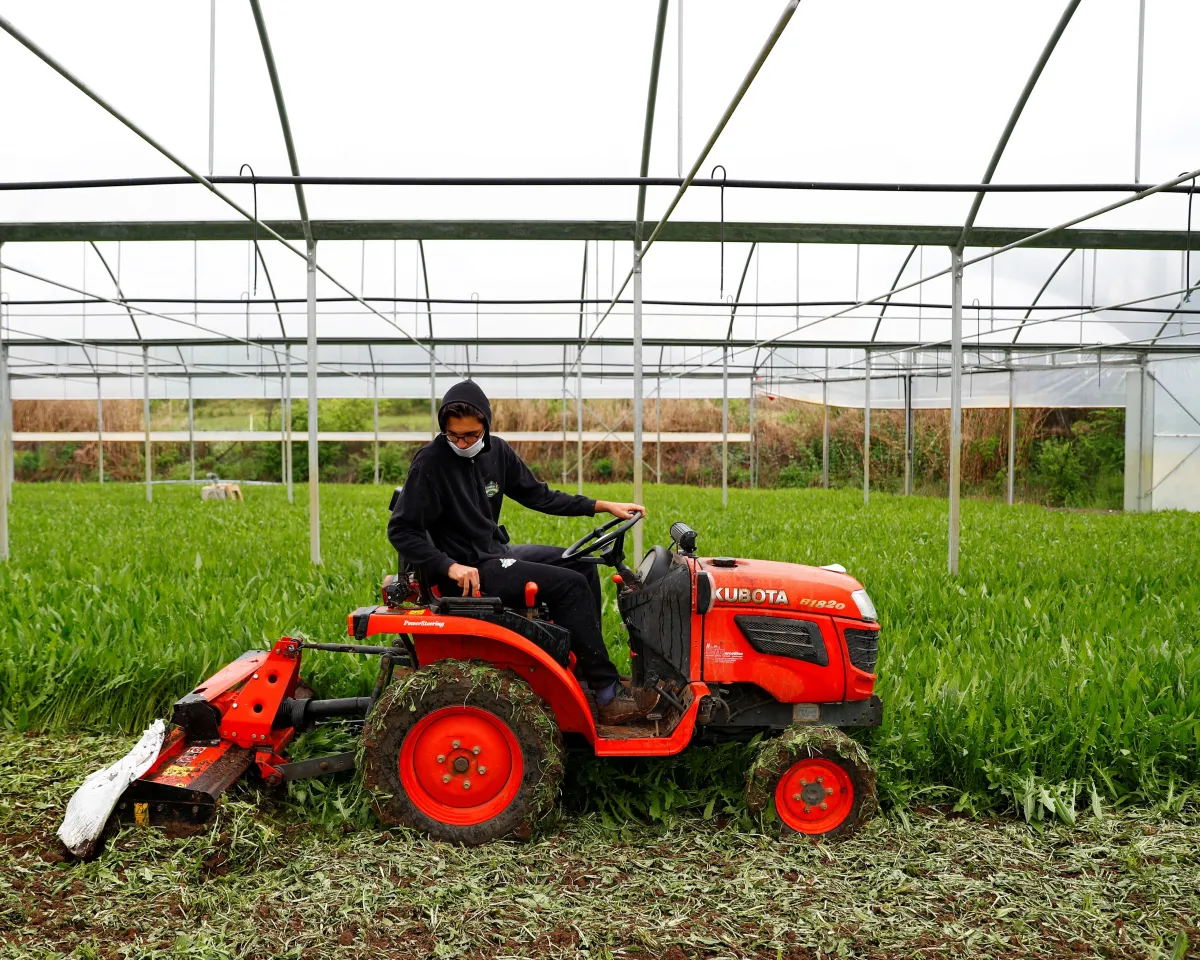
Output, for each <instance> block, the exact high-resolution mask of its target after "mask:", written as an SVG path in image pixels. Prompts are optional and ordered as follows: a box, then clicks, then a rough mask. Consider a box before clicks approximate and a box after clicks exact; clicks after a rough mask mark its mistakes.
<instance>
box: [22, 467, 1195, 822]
mask: <svg viewBox="0 0 1200 960" xmlns="http://www.w3.org/2000/svg"><path fill="white" fill-rule="evenodd" d="M592 492H593V493H598V494H603V495H604V496H607V497H610V498H615V497H628V495H629V490H628V489H627V488H622V487H607V488H596V489H594V490H593V491H592ZM387 497H388V491H387V490H386V489H383V488H369V487H368V488H363V487H350V486H337V487H326V488H323V490H322V511H323V521H324V524H323V549H324V556H325V564H324V566H323V567H322V568H321V569H320V570H315V571H314V570H312V569H311V568H310V567H309V565H308V562H307V551H308V540H307V528H306V516H307V514H306V508H305V506H304V504H305V503H306V491H305V490H304V489H303V488H300V489H298V491H297V496H296V504H295V505H293V506H289V505H288V504H287V502H286V499H285V497H284V494H283V491H282V490H281V489H278V488H249V489H248V491H247V499H246V502H245V503H244V504H241V505H237V504H213V503H209V504H201V503H200V502H199V498H198V494H197V492H196V491H195V490H194V489H188V488H180V487H174V488H159V489H157V490H156V491H155V501H154V503H153V504H146V503H145V502H144V499H143V492H142V490H141V488H140V487H137V486H127V487H123V486H114V485H109V486H106V487H104V488H100V487H98V486H80V485H55V484H39V485H21V486H19V487H18V489H17V492H16V501H15V505H14V509H13V514H12V519H13V529H12V544H13V554H14V560H13V562H11V563H10V564H8V565H7V566H5V567H0V725H2V726H3V727H6V728H9V729H14V730H18V731H23V730H29V729H34V730H46V731H77V730H89V731H98V730H100V731H103V730H109V731H122V732H126V733H128V732H136V731H138V730H140V729H141V728H142V727H143V726H144V725H145V724H146V723H147V722H148V721H149V720H150V719H152V718H154V717H157V716H162V715H164V714H166V713H167V712H168V710H169V704H170V703H171V701H172V700H174V699H175V698H176V697H178V696H179V695H180V694H182V693H184V692H186V691H187V690H188V689H189V688H190V687H191V686H193V685H194V684H195V683H197V682H198V681H199V680H200V679H202V678H204V677H206V676H208V675H210V674H211V673H212V672H213V671H214V670H216V669H217V668H218V667H220V666H221V665H223V664H224V663H225V662H227V661H228V660H230V659H232V658H233V657H235V656H236V655H238V654H239V653H241V652H242V651H243V650H245V649H248V648H251V647H262V646H264V645H266V644H269V643H270V642H272V641H273V640H275V639H277V638H278V637H279V636H280V635H281V634H284V633H304V634H306V635H308V636H310V637H315V638H321V639H329V640H332V639H337V638H338V637H340V636H342V635H343V633H344V630H345V615H346V613H347V612H348V611H349V610H351V609H352V608H354V607H355V606H358V605H360V604H363V603H368V602H370V601H371V600H372V598H373V597H374V596H376V595H377V588H378V583H379V581H380V578H381V577H382V575H383V574H384V573H385V572H386V571H388V570H389V569H390V568H391V565H392V562H393V560H392V557H393V554H392V552H391V550H390V547H389V546H388V544H387V541H386V539H385V536H384V525H385V522H386V503H387ZM646 499H647V505H648V508H649V510H650V515H649V519H648V521H647V528H648V529H647V542H653V541H655V540H657V541H663V540H665V539H666V529H667V527H668V526H669V524H670V523H671V522H672V521H674V520H679V519H682V520H686V521H688V522H689V523H690V524H691V525H692V526H693V527H695V528H696V529H697V530H699V531H700V533H701V540H700V543H701V549H702V550H703V551H707V552H713V553H722V554H736V555H743V556H756V557H764V558H771V559H778V560H788V561H796V562H802V563H818V564H819V563H830V562H840V563H842V564H844V565H845V566H846V567H847V568H848V569H849V571H850V572H851V573H852V574H854V575H855V576H857V577H858V578H859V579H860V580H861V581H862V582H863V583H864V584H865V585H866V586H867V588H868V590H869V591H870V592H871V595H872V597H873V598H874V600H875V604H876V606H877V607H878V609H879V611H880V617H881V622H882V628H883V634H882V636H883V642H882V652H881V658H880V666H879V671H880V680H879V687H878V689H879V692H880V693H881V695H882V696H883V698H884V700H885V703H886V712H885V722H884V726H883V727H882V729H880V730H878V731H875V732H873V733H869V734H864V739H865V741H866V742H867V744H868V747H869V749H870V752H871V754H872V756H873V758H874V759H875V762H876V763H877V764H878V766H879V769H880V784H881V786H882V790H883V794H884V800H885V803H887V804H891V805H894V804H897V803H900V804H909V803H912V802H920V803H932V802H937V803H950V804H954V805H955V806H956V807H957V808H958V809H960V810H966V811H968V812H970V811H983V810H988V809H992V810H1005V809H1007V810H1012V811H1016V812H1019V813H1020V814H1021V815H1022V816H1024V817H1025V818H1027V819H1031V820H1036V819H1040V818H1046V817H1058V818H1062V819H1064V820H1067V821H1070V820H1072V819H1073V818H1074V816H1075V812H1076V811H1077V810H1082V809H1087V808H1089V807H1093V808H1103V807H1108V806H1113V805H1125V804H1130V803H1133V804H1147V803H1155V802H1160V801H1166V802H1168V803H1173V804H1183V803H1185V802H1186V801H1187V799H1188V798H1189V797H1191V796H1194V795H1195V794H1194V791H1195V786H1194V785H1195V783H1196V781H1197V779H1198V774H1200V650H1198V649H1197V646H1196V637H1197V636H1198V635H1200V577H1198V576H1197V571H1198V570H1200V517H1196V516H1192V515H1186V514H1174V513H1163V514H1154V515H1142V516H1133V515H1130V516H1125V515H1119V514H1083V513H1070V512H1053V511H1047V510H1044V509H1041V508H1036V507H1016V508H1008V507H1005V506H1002V505H996V504H988V503H975V502H968V503H966V504H965V506H964V511H963V518H964V519H963V538H962V556H963V564H962V565H963V572H962V575H961V577H959V578H958V579H954V578H951V577H949V576H948V575H947V573H946V572H945V549H946V548H945V526H946V510H945V504H944V503H942V502H940V501H935V500H928V499H921V498H911V499H905V498H900V497H887V496H876V497H874V498H873V499H872V502H871V505H870V506H869V507H867V508H864V507H863V505H862V503H861V498H860V496H859V495H857V494H854V493H849V492H825V491H819V490H775V491H733V492H731V494H730V506H729V508H728V510H724V511H723V510H722V509H721V506H720V494H719V492H717V491H706V490H696V489H690V488H683V487H671V486H664V487H653V488H649V491H648V493H647V497H646ZM505 520H506V522H507V525H508V527H509V530H510V531H511V533H512V534H513V536H514V539H516V540H517V541H533V542H551V543H564V544H565V543H569V542H571V541H573V540H575V539H576V538H577V537H578V536H579V535H580V534H581V533H582V532H583V531H585V530H586V529H588V525H587V522H586V521H584V520H580V519H557V518H551V517H545V516H541V515H538V514H532V513H529V512H528V511H525V510H523V509H521V508H520V507H518V506H516V505H515V504H509V505H508V506H507V507H506V515H505ZM609 589H610V590H611V586H610V587H609ZM605 620H606V624H605V625H606V633H607V636H608V641H609V644H610V646H611V647H612V649H613V651H614V654H615V655H616V656H617V657H618V658H619V660H620V659H624V660H625V662H627V654H626V653H625V651H624V649H623V636H622V633H621V628H620V624H619V620H618V618H617V615H616V610H615V605H614V604H613V601H612V597H611V594H610V595H609V597H608V601H607V603H606V617H605ZM306 664H307V674H308V678H309V680H310V681H311V682H312V683H313V685H314V686H315V687H316V688H317V689H318V690H319V691H320V693H321V694H322V695H324V696H348V695H354V694H365V693H367V692H369V685H370V683H371V681H372V679H373V669H372V668H373V662H371V663H369V662H365V661H363V660H358V659H356V658H352V657H347V656H340V655H336V654H322V653H318V654H312V655H310V656H309V657H308V658H307V660H306ZM744 762H745V750H744V749H743V748H725V749H723V750H716V751H705V752H701V755H699V756H697V755H696V752H693V754H690V755H689V754H685V755H684V756H683V757H681V758H679V759H677V760H674V761H670V762H667V763H661V762H659V763H649V762H642V761H639V762H629V763H602V764H601V763H592V764H585V765H583V766H582V767H581V768H580V769H579V770H578V771H577V772H576V774H575V777H574V780H573V786H572V784H569V785H568V790H569V792H570V791H571V790H572V789H573V790H574V792H575V793H577V794H578V795H579V796H580V797H581V798H582V799H581V801H580V802H581V803H582V804H583V805H584V806H585V807H590V808H595V809H601V810H602V811H603V812H604V813H605V814H606V815H608V816H609V817H610V818H615V819H620V818H622V817H630V818H640V819H661V818H664V817H669V816H670V815H671V813H672V812H673V811H674V812H679V811H686V810H696V811H705V812H707V813H708V814H710V815H711V814H713V813H714V812H717V813H721V812H725V813H734V812H736V809H737V806H738V803H739V802H740V801H739V793H740V791H739V789H738V779H739V777H740V767H739V764H742V765H744Z"/></svg>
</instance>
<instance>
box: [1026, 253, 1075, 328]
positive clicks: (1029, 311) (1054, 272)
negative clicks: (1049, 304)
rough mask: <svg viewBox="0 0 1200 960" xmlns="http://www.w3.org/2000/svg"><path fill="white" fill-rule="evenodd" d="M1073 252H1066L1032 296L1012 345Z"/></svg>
mask: <svg viewBox="0 0 1200 960" xmlns="http://www.w3.org/2000/svg"><path fill="white" fill-rule="evenodd" d="M1074 252H1075V251H1074V250H1068V251H1067V255H1066V256H1065V257H1063V258H1062V259H1061V260H1059V261H1058V266H1056V267H1055V268H1054V269H1053V270H1051V271H1050V276H1048V277H1047V278H1046V282H1045V283H1043V284H1042V286H1041V289H1039V290H1038V292H1037V295H1036V296H1034V298H1033V302H1032V303H1030V304H1029V309H1027V310H1026V311H1025V316H1023V317H1022V318H1021V322H1020V324H1019V325H1018V326H1017V332H1016V333H1014V334H1013V338H1012V342H1013V343H1016V342H1017V337H1019V336H1020V335H1021V331H1022V330H1024V329H1025V321H1026V320H1028V319H1029V316H1030V314H1032V313H1033V308H1034V307H1036V306H1037V302H1038V301H1039V300H1041V299H1042V294H1043V293H1045V292H1046V288H1047V287H1049V286H1050V281H1052V280H1053V279H1054V278H1055V277H1057V276H1058V271H1059V270H1061V269H1062V268H1063V267H1065V266H1066V265H1067V261H1068V260H1070V259H1071V254H1073V253H1074Z"/></svg>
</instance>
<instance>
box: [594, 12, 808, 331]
mask: <svg viewBox="0 0 1200 960" xmlns="http://www.w3.org/2000/svg"><path fill="white" fill-rule="evenodd" d="M799 2H800V0H788V2H787V4H786V5H785V6H784V8H783V12H782V13H781V14H780V15H779V19H778V20H777V21H776V22H775V26H774V27H773V28H772V29H771V33H770V34H769V35H768V37H767V41H766V43H764V44H763V46H762V49H761V50H759V52H758V56H756V57H755V58H754V62H753V63H752V64H751V65H750V70H749V71H748V72H747V73H746V76H745V77H743V78H742V82H741V85H740V86H739V87H738V89H737V91H736V92H735V93H734V95H733V99H732V100H730V102H729V105H728V106H727V107H726V108H725V112H724V113H723V114H721V119H720V120H718V121H717V125H716V127H715V128H714V129H713V132H712V133H711V134H710V135H709V138H708V141H707V142H706V143H705V144H704V147H703V148H702V149H701V151H700V155H699V156H698V157H697V158H696V162H695V163H693V164H692V168H691V170H690V171H688V175H687V176H686V177H684V179H683V182H682V183H681V184H680V185H679V189H678V190H677V191H676V192H675V196H674V197H673V198H672V200H671V202H670V203H669V204H668V205H667V209H666V212H665V213H664V214H663V215H662V217H661V218H660V219H659V221H658V223H657V224H656V225H655V227H654V229H653V230H652V231H651V233H650V236H649V237H648V238H647V240H646V244H645V247H644V248H643V249H642V251H641V253H642V256H643V257H644V256H645V255H646V253H648V252H649V250H650V248H651V247H652V246H654V242H655V241H656V240H657V239H658V236H659V234H660V233H662V232H663V229H664V228H665V227H666V225H667V221H668V220H669V219H670V218H671V214H672V213H674V212H675V208H676V207H678V206H679V202H680V201H681V200H682V199H683V195H684V194H685V193H686V192H687V189H688V187H689V186H690V185H691V183H692V181H693V180H694V179H695V178H696V174H698V173H699V172H700V167H701V166H703V164H704V161H705V160H706V159H707V158H708V155H709V153H710V152H711V151H712V148H713V147H714V146H715V145H716V142H717V138H718V137H720V136H721V133H722V131H724V129H725V127H726V125H727V124H728V123H729V121H730V119H732V117H733V112H734V111H735V110H736V109H737V107H738V104H740V103H741V102H742V98H743V97H744V96H745V95H746V92H747V91H748V90H749V89H750V85H751V84H752V83H753V82H754V78H755V77H757V76H758V72H759V71H760V70H761V69H762V66H763V64H764V63H766V62H767V57H768V56H770V53H771V51H772V50H773V49H775V44H776V43H777V42H778V40H779V38H780V37H781V36H782V35H783V31H784V28H785V27H787V25H788V22H789V21H790V20H791V19H792V14H794V13H795V12H796V7H797V5H798V4H799ZM634 235H635V236H639V234H638V233H637V232H636V230H635V234H634ZM632 278H633V269H632V268H631V269H630V271H629V274H628V276H626V277H625V281H624V282H623V283H622V284H621V286H620V288H619V289H618V290H616V291H615V293H614V294H613V302H612V303H611V304H609V306H608V309H607V310H605V311H604V315H603V316H602V317H600V318H599V319H598V320H597V321H596V325H595V327H593V328H592V332H591V333H590V334H588V338H587V339H588V341H590V340H591V339H592V338H593V337H594V336H595V335H596V333H597V331H599V329H600V325H601V324H602V323H604V321H605V320H606V319H607V318H608V315H609V314H610V313H611V312H612V309H613V307H614V306H616V303H617V300H618V299H619V298H620V296H621V294H622V293H624V292H625V288H626V287H627V286H628V285H629V281H630V280H631V279H632ZM585 345H586V343H585Z"/></svg>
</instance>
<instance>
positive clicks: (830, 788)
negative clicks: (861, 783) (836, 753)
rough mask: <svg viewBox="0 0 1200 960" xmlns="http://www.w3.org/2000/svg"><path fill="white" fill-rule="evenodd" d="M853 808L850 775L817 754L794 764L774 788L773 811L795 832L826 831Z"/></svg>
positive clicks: (852, 787) (832, 827) (835, 825)
mask: <svg viewBox="0 0 1200 960" xmlns="http://www.w3.org/2000/svg"><path fill="white" fill-rule="evenodd" d="M822 804H823V805H824V809H822ZM853 807H854V784H853V783H852V782H851V780H850V775H849V774H848V773H847V772H846V771H845V769H844V768H842V767H841V766H839V765H838V764H836V763H833V762H832V761H830V760H824V759H821V758H819V757H810V758H809V759H807V760H800V761H799V762H797V763H795V764H793V765H792V767H791V768H790V769H789V770H788V771H787V773H785V774H784V775H783V776H782V777H780V778H779V784H778V786H776V787H775V812H776V813H778V814H779V819H781V820H782V821H783V822H784V823H786V824H787V825H788V826H789V827H791V828H792V829H793V830H795V831H796V832H797V833H807V834H810V835H814V836H815V835H819V834H823V833H828V832H829V831H830V830H833V829H835V828H837V827H839V826H841V824H842V823H844V822H845V820H846V818H847V817H848V816H850V811H851V810H852V809H853Z"/></svg>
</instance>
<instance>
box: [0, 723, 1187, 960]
mask: <svg viewBox="0 0 1200 960" xmlns="http://www.w3.org/2000/svg"><path fill="white" fill-rule="evenodd" d="M127 744H128V741H126V740H122V739H120V738H113V737H105V738H91V737H79V738H72V739H70V740H66V741H64V740H59V739H53V738H49V737H28V736H27V737H17V736H11V735H10V736H3V737H0V957H2V958H5V960H7V958H17V957H46V956H54V955H73V956H77V957H89V958H94V957H105V958H118V957H177V956H178V957H189V958H210V957H211V958H233V957H239V958H240V957H264V958H265V957H317V956H321V957H326V956H328V957H339V958H340V957H346V958H349V957H383V956H387V957H393V958H422V960H423V958H429V957H439V958H441V957H446V958H453V957H464V958H485V957H486V958H493V957H580V956H586V957H603V958H616V957H641V958H662V960H685V958H701V957H703V958H725V957H729V958H743V957H753V958H763V960H767V958H773V960H808V958H817V957H886V958H892V957H921V958H938V957H972V958H985V957H1012V958H1016V957H1021V958H1027V957H1072V958H1084V957H1146V958H1154V957H1163V958H1172V960H1182V958H1184V957H1198V956H1200V951H1198V949H1197V948H1198V947H1200V930H1198V929H1197V927H1198V925H1200V922H1198V919H1197V918H1198V917H1200V812H1197V811H1187V812H1185V813H1183V814H1175V815H1169V814H1167V813H1164V812H1162V811H1157V812H1156V811H1144V810H1143V811H1138V812H1125V813H1119V814H1117V813H1114V814H1110V815H1105V816H1101V817H1094V816H1089V817H1087V818H1086V819H1082V820H1081V821H1080V823H1079V825H1077V826H1076V827H1075V828H1074V829H1069V828H1066V827H1047V828H1044V829H1042V830H1040V831H1039V830H1036V829H1033V828H1031V827H1029V826H1026V825H1025V824H1024V823H1020V822H1012V821H984V820H978V819H963V818H956V817H952V816H948V815H945V814H942V813H939V812H936V811H932V810H919V811H908V812H904V813H900V812H895V811H893V812H892V813H890V814H888V815H885V816H881V817H878V818H876V819H875V820H874V821H873V822H872V823H871V824H870V825H869V826H868V827H867V828H866V829H865V830H864V831H862V832H861V833H860V834H859V835H858V836H856V837H854V838H852V839H850V840H847V841H842V842H839V843H836V844H830V845H821V844H813V843H808V842H803V841H800V842H796V841H788V842H780V841H779V840H777V839H772V838H769V837H766V836H761V835H757V834H753V833H746V832H744V831H739V830H738V829H736V828H734V827H731V826H722V825H720V824H718V823H713V822H704V821H700V820H684V821H681V822H679V823H677V824H676V825H674V826H672V827H669V828H663V827H656V828H649V827H642V826H631V827H629V828H627V829H624V830H620V831H615V832H614V831H613V830H611V829H606V828H605V827H604V826H602V825H601V824H600V823H599V822H598V821H597V820H595V819H594V818H590V817H588V818H569V817H568V818H564V819H563V820H562V821H561V822H560V823H559V825H558V826H557V827H555V828H554V829H553V830H552V831H551V832H550V833H549V834H548V835H547V836H546V837H544V838H543V839H541V840H538V841H536V842H533V843H528V844H510V843H497V844H492V845H489V846H485V847H479V848H474V849H462V848H456V847H450V846H445V845H441V844H437V843H433V842H430V841H428V840H425V839H423V838H421V837H418V836H414V835H411V834H408V833H406V832H404V831H398V830H393V831H391V832H387V833H385V832H380V831H376V830H357V831H351V832H346V833H343V834H330V833H328V832H326V831H323V830H320V829H319V828H317V827H315V826H314V825H313V824H312V823H311V822H308V821H306V820H304V819H303V818H302V817H300V816H298V815H297V814H296V813H295V812H289V811H288V810H286V809H283V808H278V807H272V806H271V805H270V804H267V805H266V806H265V807H264V806H263V804H262V802H261V801H260V800H259V799H258V798H256V797H254V796H253V795H252V794H251V793H250V792H249V791H248V790H245V789H243V790H242V791H240V792H237V791H235V793H234V795H233V796H232V797H231V798H230V800H229V801H228V802H227V803H226V804H225V805H224V807H223V809H222V811H221V813H220V815H219V817H218V819H217V820H216V821H215V822H214V823H213V824H212V825H211V827H210V828H209V829H208V830H207V831H206V832H203V833H201V834H199V835H197V836H194V837H191V838H188V839H184V840H171V839H168V838H166V837H164V836H162V835H161V834H158V833H155V832H152V831H140V830H137V829H128V830H126V831H124V832H122V833H121V834H119V835H117V836H116V837H115V838H113V839H112V840H111V841H110V843H109V844H108V846H107V848H106V850H105V852H104V853H103V855H102V856H100V857H99V858H98V859H97V860H95V861H93V862H90V863H75V862H70V861H68V860H66V859H64V857H63V855H62V854H61V852H60V849H59V847H58V844H57V840H56V838H55V837H54V830H55V828H56V827H57V825H58V822H59V820H60V818H61V811H62V809H63V808H64V806H65V803H66V799H67V797H68V796H69V795H70V793H71V791H72V790H73V789H74V787H75V786H76V785H77V784H78V783H79V782H80V780H81V779H82V778H83V776H84V775H85V774H86V773H88V772H90V771H91V770H92V769H94V768H96V767H97V766H100V765H102V764H104V763H108V762H111V760H112V759H114V758H115V757H117V756H119V755H120V754H121V753H122V752H123V751H124V750H125V749H126V747H127Z"/></svg>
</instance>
